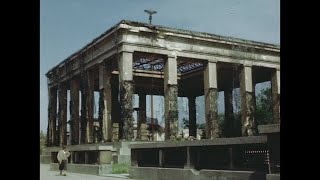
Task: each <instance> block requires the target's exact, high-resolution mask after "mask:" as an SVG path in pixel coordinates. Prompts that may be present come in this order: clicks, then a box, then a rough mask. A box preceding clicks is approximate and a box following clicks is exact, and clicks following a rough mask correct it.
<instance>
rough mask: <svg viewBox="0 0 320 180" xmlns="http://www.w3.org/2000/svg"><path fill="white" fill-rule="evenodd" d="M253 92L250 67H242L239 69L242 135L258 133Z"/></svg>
mask: <svg viewBox="0 0 320 180" xmlns="http://www.w3.org/2000/svg"><path fill="white" fill-rule="evenodd" d="M253 92H254V91H253V86H252V70H251V67H242V68H241V71H240V94H241V122H242V136H254V135H257V133H258V129H257V124H256V119H255V115H254V111H255V104H254V102H255V101H254V99H253V98H254V96H253Z"/></svg>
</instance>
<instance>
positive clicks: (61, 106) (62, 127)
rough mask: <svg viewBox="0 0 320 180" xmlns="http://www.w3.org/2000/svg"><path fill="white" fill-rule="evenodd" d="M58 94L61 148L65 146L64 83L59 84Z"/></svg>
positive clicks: (65, 102)
mask: <svg viewBox="0 0 320 180" xmlns="http://www.w3.org/2000/svg"><path fill="white" fill-rule="evenodd" d="M58 93H59V125H60V127H59V129H60V131H59V132H60V146H62V145H66V144H67V89H66V84H65V83H61V84H60V87H59V92H58Z"/></svg>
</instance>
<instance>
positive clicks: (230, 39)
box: [46, 20, 280, 75]
mask: <svg viewBox="0 0 320 180" xmlns="http://www.w3.org/2000/svg"><path fill="white" fill-rule="evenodd" d="M120 24H126V25H129V26H134V27H147V28H151V29H153V30H159V31H167V32H172V33H179V34H184V35H190V36H197V37H202V38H210V39H215V40H221V41H227V42H234V43H242V44H246V45H254V46H263V47H269V48H275V49H280V45H277V44H270V43H264V42H258V41H252V40H245V39H240V38H234V37H229V36H220V35H216V34H211V33H207V32H198V31H191V30H185V29H177V28H171V27H166V26H161V25H150V24H148V23H143V22H137V21H130V20H121V21H120V22H119V23H117V24H116V25H114V26H112V27H111V28H110V29H108V30H107V31H105V32H104V33H102V34H101V35H100V36H98V37H97V38H95V39H93V40H92V41H91V42H90V43H88V44H87V45H85V46H84V47H83V48H81V49H80V50H78V51H76V52H75V53H72V54H71V55H70V56H69V57H67V58H66V59H65V60H63V61H62V62H61V63H59V64H58V65H56V66H54V67H53V68H51V69H50V70H49V71H48V72H47V73H46V75H48V74H49V73H50V72H51V71H52V70H53V69H55V68H57V67H58V66H60V65H61V64H63V63H64V62H66V61H68V60H69V59H71V58H72V57H73V56H75V55H77V54H79V53H80V52H82V51H84V50H85V49H87V48H88V47H89V46H90V45H92V44H94V43H95V42H97V41H98V40H100V39H101V38H103V37H104V36H105V35H106V34H108V33H110V32H112V31H113V30H114V29H116V28H117V27H118V26H119V25H120Z"/></svg>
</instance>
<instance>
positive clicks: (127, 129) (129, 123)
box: [118, 51, 134, 140]
mask: <svg viewBox="0 0 320 180" xmlns="http://www.w3.org/2000/svg"><path fill="white" fill-rule="evenodd" d="M119 56H120V57H119V64H118V66H119V85H120V104H121V121H122V122H123V123H124V125H123V137H122V139H124V140H132V139H133V138H134V134H133V122H134V119H133V116H132V113H133V105H132V102H133V95H134V82H133V74H132V58H133V53H132V52H125V51H123V52H121V53H120V54H119Z"/></svg>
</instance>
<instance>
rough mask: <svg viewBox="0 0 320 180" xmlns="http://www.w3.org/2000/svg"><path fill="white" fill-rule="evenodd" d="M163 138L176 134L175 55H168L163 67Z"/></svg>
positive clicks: (176, 88) (176, 84)
mask: <svg viewBox="0 0 320 180" xmlns="http://www.w3.org/2000/svg"><path fill="white" fill-rule="evenodd" d="M164 101H165V104H164V107H165V113H164V114H165V139H166V140H168V139H174V138H176V137H177V136H178V80H177V57H172V56H168V59H167V61H166V62H165V67H164Z"/></svg>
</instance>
